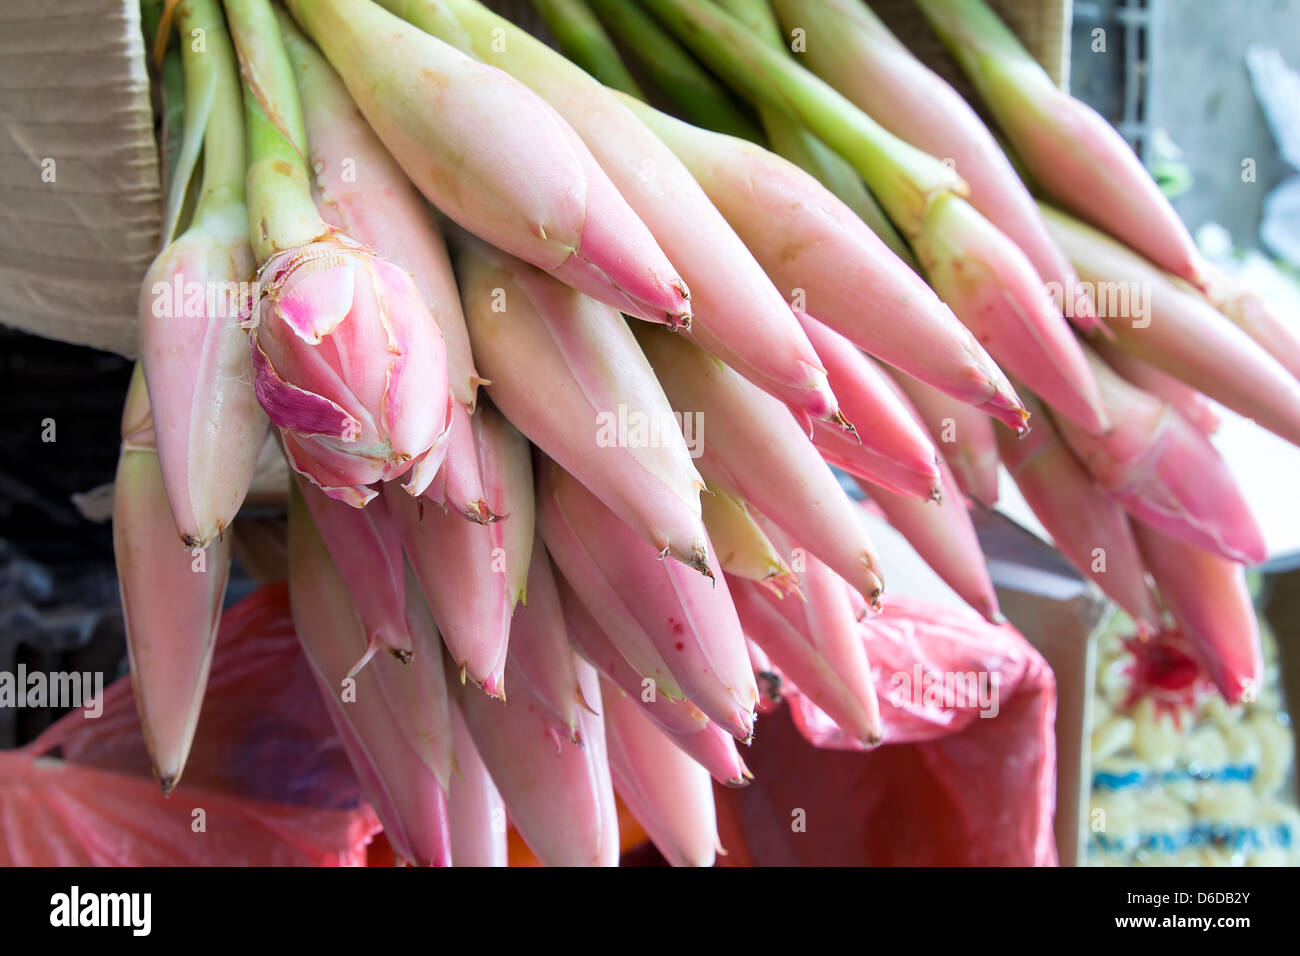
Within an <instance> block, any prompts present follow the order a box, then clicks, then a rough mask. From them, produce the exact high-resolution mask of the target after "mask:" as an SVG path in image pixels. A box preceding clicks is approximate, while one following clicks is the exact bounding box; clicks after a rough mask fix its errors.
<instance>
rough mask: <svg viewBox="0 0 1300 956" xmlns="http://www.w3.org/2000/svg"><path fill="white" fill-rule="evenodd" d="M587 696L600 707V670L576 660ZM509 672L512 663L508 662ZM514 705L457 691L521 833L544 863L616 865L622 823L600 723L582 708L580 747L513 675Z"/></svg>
mask: <svg viewBox="0 0 1300 956" xmlns="http://www.w3.org/2000/svg"><path fill="white" fill-rule="evenodd" d="M575 666H576V668H577V671H578V679H579V681H580V682H581V685H582V691H583V696H584V697H585V698H586V699H587V700H588V701H590V702H592V704H593V706H595V707H597V708H600V707H601V706H602V705H601V703H600V700H601V698H600V684H599V682H598V678H597V677H596V672H595V671H593V670H592V669H591V667H590V666H589V665H587V664H585V663H583V662H581V661H578V662H576V663H575ZM507 671H513V665H512V664H507ZM510 685H511V687H512V688H515V690H514V691H513V692H512V694H511V700H510V702H509V703H502V702H500V701H494V700H490V699H489V698H487V697H484V696H483V695H482V694H479V693H475V692H472V691H470V690H468V689H466V688H464V687H459V686H453V688H452V692H453V694H454V696H455V698H456V700H457V702H458V703H459V705H460V709H461V714H462V715H463V716H464V718H465V724H466V726H467V727H468V729H469V733H470V736H471V737H472V738H473V740H474V745H475V747H476V749H477V750H478V753H479V755H480V756H481V757H482V758H483V764H484V765H485V766H486V767H487V768H488V771H489V772H490V773H491V775H492V779H493V780H494V781H495V782H496V785H497V787H498V789H499V790H500V792H501V796H502V798H503V799H504V800H505V804H506V807H507V809H508V810H509V811H510V819H511V820H513V821H514V824H515V827H516V828H517V829H518V830H519V835H520V836H522V837H523V838H524V842H525V843H527V844H528V847H529V849H531V850H532V851H533V852H534V853H535V854H537V857H538V858H539V859H540V860H541V861H542V862H543V863H544V864H546V865H547V866H617V865H618V856H619V843H618V819H617V812H616V810H615V805H614V791H613V787H612V785H611V783H610V777H609V761H608V757H607V755H606V749H605V727H604V721H603V719H602V718H600V717H598V716H596V715H595V714H592V713H588V712H586V711H584V712H583V713H582V715H581V728H580V729H581V733H582V739H583V742H582V744H575V743H573V742H571V741H569V740H567V739H565V738H563V737H561V736H559V735H558V734H555V732H554V729H553V728H552V727H550V726H549V724H548V723H547V720H546V718H545V717H544V716H543V712H544V709H545V708H544V707H543V705H542V703H541V701H540V700H538V699H537V697H535V696H534V695H533V693H532V691H531V689H530V688H529V687H528V682H527V681H525V680H523V679H522V678H520V679H519V680H515V679H514V675H513V674H512V675H511V678H510Z"/></svg>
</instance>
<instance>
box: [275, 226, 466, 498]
mask: <svg viewBox="0 0 1300 956" xmlns="http://www.w3.org/2000/svg"><path fill="white" fill-rule="evenodd" d="M262 281H263V283H264V285H263V287H262V289H261V290H260V296H259V298H258V301H257V303H256V305H255V307H254V311H253V320H252V324H251V333H252V334H251V338H252V351H253V369H254V373H255V379H254V386H255V388H256V391H257V398H258V400H259V401H260V402H261V403H262V407H263V408H264V409H266V413H267V415H268V416H269V417H270V419H271V421H272V423H274V424H275V425H276V426H277V427H278V428H279V429H280V434H281V436H282V438H283V439H284V447H285V452H286V454H287V455H288V457H289V462H290V464H292V465H293V467H294V469H295V470H297V471H298V472H300V473H302V474H303V475H305V476H307V477H308V478H310V479H311V480H312V481H313V482H314V483H315V484H316V485H318V486H319V487H320V488H321V490H323V491H324V492H325V493H326V494H327V495H329V496H330V497H332V498H337V499H339V500H340V501H346V502H347V503H349V504H351V505H354V506H356V507H362V506H363V505H365V504H366V502H368V501H369V500H370V499H371V498H373V497H374V496H375V493H376V492H375V491H374V490H373V489H371V488H368V487H367V486H368V485H370V484H373V483H374V482H376V481H380V480H385V481H387V480H392V479H395V478H399V477H401V476H403V475H405V474H406V473H407V472H408V471H409V472H411V475H410V477H409V479H408V481H407V483H406V485H405V487H406V488H407V490H408V491H410V492H412V493H413V494H418V493H420V492H421V491H423V490H424V488H425V487H427V486H428V484H429V482H430V481H432V479H433V477H434V475H435V474H436V473H437V470H438V467H439V466H440V465H441V463H442V456H443V455H444V454H445V452H446V441H445V438H446V435H447V430H448V423H449V421H450V415H451V409H450V404H451V396H450V392H449V390H448V384H447V358H446V350H445V348H444V346H443V341H442V334H441V333H440V332H439V331H438V326H437V324H436V323H435V322H434V320H433V317H432V316H431V315H430V314H429V310H428V307H427V306H426V305H425V303H424V299H423V297H422V296H421V295H420V293H419V290H418V289H417V288H416V286H415V283H414V282H413V281H412V279H411V277H410V276H409V275H408V274H407V273H405V272H403V271H402V270H401V269H399V268H397V267H396V266H394V265H392V264H391V263H390V262H387V261H386V260H384V259H381V258H380V257H379V256H377V255H376V254H375V253H374V252H372V251H371V250H370V249H368V248H367V247H365V246H363V245H361V244H360V243H358V242H356V241H354V240H351V239H348V238H347V237H346V236H342V235H331V236H327V237H325V238H323V239H320V240H317V241H316V242H313V243H310V244H308V245H306V246H302V247H299V248H297V249H293V250H291V251H289V252H285V253H281V254H280V255H277V256H274V257H272V258H271V259H270V260H268V261H267V263H266V264H265V265H264V266H263V269H262Z"/></svg>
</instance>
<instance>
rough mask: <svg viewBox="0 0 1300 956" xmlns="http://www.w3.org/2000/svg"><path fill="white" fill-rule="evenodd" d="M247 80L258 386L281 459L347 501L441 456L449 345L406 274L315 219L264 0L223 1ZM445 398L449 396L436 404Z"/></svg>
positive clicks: (300, 140)
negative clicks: (276, 432) (277, 431)
mask: <svg viewBox="0 0 1300 956" xmlns="http://www.w3.org/2000/svg"><path fill="white" fill-rule="evenodd" d="M226 12H227V15H228V17H229V21H230V25H231V32H232V35H233V37H234V40H235V46H236V49H237V50H238V53H239V58H240V66H241V69H242V71H243V75H244V84H245V119H246V123H247V129H248V154H249V167H248V178H247V189H248V218H249V233H250V236H251V237H252V241H253V249H254V252H255V253H256V255H257V259H258V262H259V263H260V271H259V273H258V282H259V287H258V289H257V296H256V301H255V302H254V303H253V307H252V311H251V316H250V319H249V326H250V336H249V337H250V346H251V351H252V360H253V371H254V376H255V377H254V388H255V390H256V392H257V398H258V401H259V402H261V404H262V407H263V408H264V409H265V410H266V412H267V415H268V417H269V418H270V419H271V421H272V423H273V424H274V425H276V426H277V427H278V428H279V429H280V433H281V436H282V438H283V440H284V447H285V452H286V455H287V456H288V458H289V462H290V464H291V465H293V467H294V469H295V470H297V471H298V472H299V473H301V474H304V475H306V476H307V477H308V478H310V479H311V480H312V481H313V482H314V483H315V484H317V485H318V486H319V487H320V488H321V489H322V490H323V491H325V492H326V494H329V495H330V496H331V497H335V498H338V499H339V500H342V501H346V502H348V503H349V504H352V505H354V506H356V507H361V506H363V505H364V504H365V503H366V502H367V501H369V500H370V499H371V498H373V497H374V495H375V491H374V490H373V489H372V488H369V487H368V486H369V485H371V484H373V483H374V482H377V481H379V480H385V481H387V480H391V479H394V478H398V477H401V476H403V475H405V474H407V473H408V472H410V473H411V474H410V478H409V479H408V482H407V488H408V489H409V490H410V491H411V492H412V493H414V494H419V493H420V492H422V491H423V490H424V489H425V488H426V487H427V486H428V484H429V482H430V481H431V480H432V479H433V476H434V475H435V474H436V472H437V470H438V468H439V467H440V466H441V464H442V459H443V456H444V455H445V453H446V435H447V427H448V415H449V411H450V405H451V401H452V399H451V396H450V393H449V390H448V385H447V360H446V349H445V346H444V345H443V341H442V334H441V332H440V331H439V330H438V326H437V324H436V323H435V322H434V320H433V318H432V316H431V315H430V314H429V310H428V306H427V304H426V303H425V301H424V299H423V296H422V295H421V293H420V291H419V290H418V289H417V288H416V286H415V283H414V281H413V280H412V279H411V276H410V275H409V274H408V273H407V272H405V271H403V270H402V269H400V268H398V267H397V266H395V265H393V264H392V263H390V262H388V261H387V260H386V259H384V258H382V257H381V256H379V255H378V254H377V253H375V252H374V251H373V250H372V249H370V248H369V247H367V246H364V245H362V244H361V243H359V242H357V241H356V240H355V239H352V238H351V237H349V236H347V235H346V234H343V233H339V232H338V231H337V230H335V229H334V228H333V227H332V226H330V225H329V224H328V223H326V222H325V221H324V220H323V219H322V218H321V217H320V215H319V214H318V213H317V211H316V206H315V204H314V201H313V199H312V196H311V189H310V176H309V173H308V170H307V166H306V155H307V152H306V151H307V147H306V139H307V136H306V132H305V126H304V123H303V118H302V111H301V107H300V103H299V100H298V91H297V85H296V81H295V80H294V76H293V69H292V66H291V63H290V60H289V57H288V55H287V54H286V52H285V50H284V46H283V43H282V42H281V33H280V27H279V24H278V23H277V21H276V17H275V14H274V13H273V11H272V9H271V6H270V4H269V3H268V2H267V0H227V3H226ZM444 396H445V398H444Z"/></svg>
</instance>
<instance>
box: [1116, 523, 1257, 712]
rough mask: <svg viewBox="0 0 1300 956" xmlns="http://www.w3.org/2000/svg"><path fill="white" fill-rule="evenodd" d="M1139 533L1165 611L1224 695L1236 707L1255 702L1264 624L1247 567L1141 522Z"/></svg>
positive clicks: (1138, 527) (1135, 528) (1136, 526)
mask: <svg viewBox="0 0 1300 956" xmlns="http://www.w3.org/2000/svg"><path fill="white" fill-rule="evenodd" d="M1134 531H1135V532H1136V534H1137V539H1138V544H1139V545H1140V546H1141V548H1142V554H1143V556H1144V557H1145V558H1146V562H1147V567H1149V568H1150V569H1151V576H1152V577H1153V578H1155V581H1156V586H1157V587H1158V588H1159V589H1160V596H1161V597H1162V598H1163V599H1164V603H1165V606H1166V607H1167V608H1168V609H1169V610H1170V612H1172V614H1173V616H1174V620H1175V621H1176V622H1177V623H1178V627H1179V629H1180V630H1181V631H1182V632H1183V633H1184V634H1185V635H1187V637H1189V638H1190V639H1191V641H1192V643H1193V644H1194V645H1195V647H1196V649H1197V651H1198V652H1199V656H1200V658H1201V663H1202V665H1203V666H1204V667H1205V670H1206V672H1207V673H1208V674H1209V675H1210V678H1211V679H1212V680H1213V681H1214V683H1215V686H1217V687H1218V688H1219V692H1220V693H1221V694H1223V696H1224V699H1225V700H1227V701H1228V703H1230V704H1235V703H1238V702H1239V701H1241V700H1243V699H1245V700H1253V699H1254V695H1255V694H1256V693H1258V691H1259V686H1260V681H1261V680H1263V676H1264V666H1263V660H1262V655H1261V653H1260V646H1259V623H1258V622H1257V621H1256V619H1255V608H1254V605H1253V604H1252V603H1251V599H1250V591H1249V590H1248V589H1247V587H1246V574H1245V571H1244V570H1243V568H1242V567H1241V565H1240V564H1237V563H1235V562H1232V561H1228V560H1225V559H1223V558H1221V557H1219V556H1218V555H1215V554H1211V553H1210V552H1208V551H1203V550H1201V549H1200V548H1194V547H1190V546H1189V545H1187V544H1184V543H1183V542H1181V541H1177V540H1175V539H1173V538H1170V537H1168V536H1167V535H1164V534H1161V533H1160V532H1159V531H1158V530H1156V529H1154V528H1151V527H1148V526H1146V525H1143V524H1141V523H1140V522H1139V523H1138V524H1136V525H1135V526H1134Z"/></svg>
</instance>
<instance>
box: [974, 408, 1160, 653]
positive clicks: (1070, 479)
mask: <svg viewBox="0 0 1300 956" xmlns="http://www.w3.org/2000/svg"><path fill="white" fill-rule="evenodd" d="M1027 401H1028V403H1029V407H1030V409H1031V411H1035V412H1042V409H1041V408H1039V406H1038V404H1037V402H1035V401H1034V400H1033V399H1032V398H1030V399H1028V400H1027ZM997 442H998V449H999V451H1000V452H1001V454H1002V460H1003V462H1005V463H1006V466H1007V470H1009V471H1010V472H1011V477H1012V478H1013V479H1014V480H1015V482H1016V485H1017V487H1019V488H1020V493H1021V494H1022V495H1024V498H1025V501H1026V502H1027V503H1028V505H1029V507H1030V509H1031V510H1032V511H1033V513H1034V516H1035V517H1036V518H1038V520H1039V521H1040V522H1042V525H1043V527H1044V528H1046V529H1047V533H1048V534H1050V535H1051V536H1052V543H1053V544H1054V545H1055V546H1056V547H1057V549H1058V550H1059V551H1060V552H1061V553H1062V554H1063V555H1065V557H1066V559H1067V560H1068V561H1069V562H1070V563H1071V564H1073V565H1074V567H1075V569H1076V570H1078V571H1079V572H1080V573H1081V574H1084V575H1087V576H1088V577H1089V578H1091V579H1092V580H1093V581H1094V582H1096V584H1097V586H1098V587H1100V588H1101V589H1102V591H1104V592H1105V593H1106V594H1107V595H1108V596H1109V597H1110V598H1111V600H1113V601H1114V602H1115V603H1116V604H1118V605H1119V606H1120V607H1122V608H1123V609H1124V610H1125V611H1127V612H1128V614H1129V616H1131V617H1132V618H1133V620H1134V623H1136V624H1137V626H1138V628H1139V630H1141V631H1145V632H1147V633H1154V632H1155V631H1157V630H1159V629H1160V612H1159V611H1158V610H1157V609H1156V605H1155V601H1154V600H1153V599H1152V596H1151V589H1150V587H1148V585H1147V580H1146V568H1145V567H1144V566H1143V563H1142V555H1141V554H1140V553H1139V551H1138V546H1137V540H1136V539H1135V538H1134V537H1133V528H1132V526H1131V524H1130V522H1129V517H1128V514H1127V513H1126V512H1125V511H1124V508H1123V506H1121V505H1120V503H1119V502H1118V501H1116V500H1115V499H1114V498H1113V497H1111V496H1110V495H1109V494H1107V493H1106V492H1105V491H1103V490H1102V489H1101V488H1100V487H1098V486H1097V484H1096V483H1094V482H1093V480H1092V478H1091V477H1090V476H1089V475H1088V472H1087V470H1086V469H1085V468H1084V467H1083V465H1082V464H1080V462H1079V460H1078V459H1077V458H1075V457H1074V454H1073V453H1072V452H1071V451H1070V449H1069V448H1068V447H1067V446H1066V445H1065V443H1064V442H1063V441H1062V440H1061V437H1060V435H1058V434H1057V432H1056V429H1055V428H1053V427H1052V422H1051V419H1050V417H1049V416H1048V415H1047V414H1046V413H1043V414H1036V415H1035V418H1034V428H1033V431H1031V432H1030V433H1029V434H1028V435H1027V436H1025V437H1024V438H1021V439H1017V438H1015V437H1013V436H1011V435H1007V434H1003V433H998V435H997Z"/></svg>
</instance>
